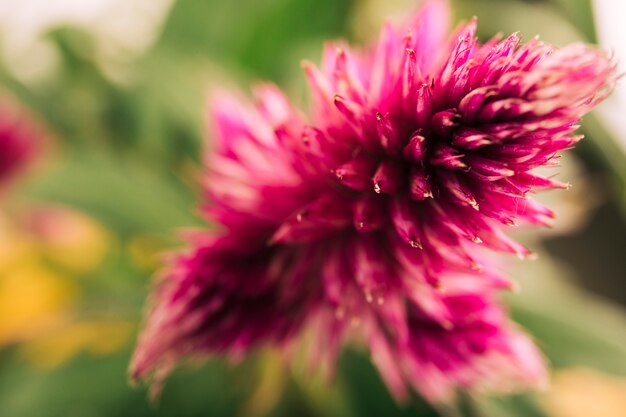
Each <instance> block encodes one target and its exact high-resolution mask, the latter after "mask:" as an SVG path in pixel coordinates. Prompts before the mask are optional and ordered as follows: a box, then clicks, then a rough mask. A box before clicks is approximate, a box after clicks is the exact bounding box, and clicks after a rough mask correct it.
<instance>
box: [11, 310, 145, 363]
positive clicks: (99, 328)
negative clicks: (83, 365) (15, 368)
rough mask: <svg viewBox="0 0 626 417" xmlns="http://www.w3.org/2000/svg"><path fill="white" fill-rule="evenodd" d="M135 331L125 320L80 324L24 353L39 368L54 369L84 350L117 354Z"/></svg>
mask: <svg viewBox="0 0 626 417" xmlns="http://www.w3.org/2000/svg"><path fill="white" fill-rule="evenodd" d="M132 330H133V326H132V324H131V323H130V322H126V321H88V322H78V323H74V324H71V325H69V326H66V327H63V328H61V329H59V330H56V331H54V332H49V333H48V334H46V335H43V336H42V337H40V338H37V339H34V340H32V341H30V342H28V343H25V344H24V345H23V346H22V349H21V352H22V354H23V355H24V357H25V358H27V359H28V360H30V361H31V362H33V363H34V364H36V365H38V366H40V367H43V368H54V367H56V366H59V365H60V364H62V363H63V362H65V361H67V360H68V359H71V358H72V357H74V356H75V355H77V354H78V353H80V352H82V351H88V352H90V353H93V354H96V355H109V354H111V353H114V352H116V351H117V350H118V349H120V348H121V347H122V346H123V345H124V343H125V342H126V341H127V340H128V338H129V337H130V334H131V332H132Z"/></svg>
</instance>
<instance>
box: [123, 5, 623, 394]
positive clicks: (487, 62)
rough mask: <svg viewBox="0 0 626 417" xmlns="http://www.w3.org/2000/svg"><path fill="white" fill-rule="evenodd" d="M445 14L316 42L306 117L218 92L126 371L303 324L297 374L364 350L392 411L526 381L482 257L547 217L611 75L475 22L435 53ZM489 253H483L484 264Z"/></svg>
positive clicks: (584, 50) (583, 49) (511, 328)
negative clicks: (202, 178) (550, 192)
mask: <svg viewBox="0 0 626 417" xmlns="http://www.w3.org/2000/svg"><path fill="white" fill-rule="evenodd" d="M447 15H448V10H447V4H446V3H445V2H443V1H429V2H427V4H426V6H425V7H424V8H423V9H422V11H420V12H419V13H418V14H417V15H416V16H415V17H414V18H413V19H412V20H411V21H410V23H409V24H408V26H407V27H405V28H401V29H396V28H394V27H393V26H392V25H387V26H386V27H385V29H384V31H383V33H382V35H381V38H380V41H379V42H378V44H377V45H376V46H375V47H373V48H371V49H365V50H364V51H363V52H351V51H350V50H349V49H348V47H347V46H341V47H338V46H336V45H332V44H328V45H327V46H326V49H325V52H324V58H323V63H322V69H321V70H319V69H317V68H315V67H314V66H313V65H311V64H308V63H305V64H304V69H305V72H306V75H307V77H308V79H309V82H310V85H311V89H312V92H313V98H314V103H313V104H314V106H313V108H314V115H313V116H312V120H310V121H309V122H307V121H305V119H304V118H303V116H301V114H300V113H299V112H297V111H296V110H294V109H293V108H292V107H291V106H290V105H289V103H288V102H287V100H286V99H285V97H284V96H283V95H282V94H281V93H280V92H279V91H278V90H277V89H275V88H274V87H271V86H262V87H260V88H259V89H258V91H257V94H256V96H257V104H256V106H255V107H254V108H250V107H247V106H244V105H241V104H239V102H238V101H237V100H235V99H233V98H232V97H230V96H228V95H226V94H222V95H218V96H217V98H216V100H215V101H214V102H213V105H212V120H213V129H214V130H213V132H214V137H215V143H214V149H213V150H212V151H211V152H210V153H209V155H208V158H207V166H208V173H207V176H206V183H205V189H206V194H207V198H208V201H209V202H208V204H206V206H204V207H203V212H204V213H205V214H206V217H207V219H208V220H209V221H210V222H212V223H216V224H218V225H219V226H220V227H219V228H218V229H216V230H212V231H203V232H198V233H196V234H195V235H194V236H191V237H190V239H189V243H190V245H191V248H190V249H189V250H188V251H186V252H185V253H182V254H179V255H177V256H175V257H173V258H172V260H171V262H170V265H169V267H168V269H167V270H166V271H165V273H164V274H163V279H162V280H161V282H160V285H159V287H158V288H157V289H156V292H155V294H154V297H153V300H152V310H151V311H150V314H149V315H148V318H147V322H146V325H145V329H144V332H143V334H142V336H141V338H140V340H139V344H138V347H137V350H136V352H135V357H134V360H133V363H132V366H131V368H132V369H131V372H132V375H133V377H134V378H143V377H146V376H148V375H152V376H154V378H155V379H156V381H155V382H156V386H157V387H158V386H159V382H161V381H162V380H163V378H164V377H165V376H166V375H167V373H168V372H169V371H170V370H171V369H172V368H173V367H174V366H175V365H176V364H177V363H178V361H179V360H180V359H181V358H183V357H198V356H199V357H203V356H207V355H210V354H217V353H224V354H227V355H229V356H231V357H235V358H239V357H242V356H243V355H245V354H246V353H247V352H248V351H249V350H250V349H252V348H254V347H257V346H259V345H262V344H273V345H276V346H278V347H280V348H283V349H285V351H288V348H289V346H290V344H291V343H292V342H293V341H294V338H295V337H296V336H297V335H298V334H299V333H301V332H302V331H303V330H304V329H306V330H307V331H309V332H311V333H312V334H313V338H312V339H311V340H315V344H314V345H313V346H309V349H308V350H309V352H310V359H311V361H312V364H314V365H316V366H319V367H326V368H328V369H331V370H332V368H333V364H334V361H335V359H336V357H337V353H338V350H339V348H340V346H341V345H342V343H344V341H346V340H347V339H351V340H359V341H361V342H362V343H364V344H366V345H367V346H369V349H370V352H371V355H372V359H373V361H374V362H375V364H376V366H377V367H378V369H379V370H380V373H381V375H382V377H383V378H384V379H385V381H386V383H387V385H388V386H389V388H390V390H391V392H392V393H393V394H394V395H395V396H396V398H398V399H402V398H404V397H405V396H406V394H407V389H408V388H409V387H412V388H413V389H415V390H416V391H418V392H419V393H421V394H422V395H424V396H425V397H426V398H427V399H429V400H432V401H441V400H449V399H450V398H451V397H452V396H453V394H454V391H455V390H457V389H468V390H482V389H487V390H492V389H495V390H506V391H510V390H512V389H517V388H527V387H533V386H537V385H540V384H541V383H542V382H543V381H544V378H545V370H544V363H543V360H542V357H541V355H540V354H539V352H538V351H537V350H536V348H535V347H534V345H533V343H532V342H531V341H530V340H529V338H528V337H527V336H525V335H524V334H523V332H521V331H520V330H519V329H517V328H516V327H515V325H513V324H511V323H510V322H509V320H508V318H507V315H506V313H505V312H504V310H503V309H502V307H501V306H500V304H499V301H498V299H497V293H498V292H499V290H502V289H506V288H508V287H509V283H508V281H507V280H506V279H505V278H504V277H502V276H501V275H500V274H499V273H498V271H497V268H496V267H495V265H494V261H493V255H494V254H493V251H499V252H510V253H513V254H517V255H518V256H520V257H525V256H528V255H529V254H530V252H529V251H528V250H527V249H526V248H524V247H523V246H521V245H520V244H518V243H516V242H515V241H514V240H512V239H510V238H509V237H507V235H506V233H505V230H506V229H507V228H510V227H511V226H515V225H518V224H538V225H545V224H547V223H548V221H549V220H550V219H551V218H552V217H553V216H554V215H553V213H552V212H551V211H550V210H548V209H547V208H545V207H543V206H541V205H540V204H538V203H537V202H535V201H533V200H532V199H531V198H530V195H531V194H532V192H533V191H534V190H536V189H541V188H564V187H566V185H565V184H562V183H559V182H556V181H554V180H551V179H547V178H543V177H540V176H538V175H536V174H534V173H533V172H532V170H533V169H534V168H536V167H540V166H546V165H554V164H555V162H556V158H557V156H558V155H557V154H558V152H559V151H561V150H564V149H567V148H570V147H572V145H574V144H575V143H576V141H578V140H579V139H580V137H578V136H575V135H573V132H574V131H575V130H576V127H577V123H578V121H579V120H580V118H581V117H582V115H583V114H584V113H585V112H587V111H589V110H590V109H591V108H592V107H593V106H594V105H595V104H596V103H597V102H598V101H599V100H601V99H602V98H604V97H605V96H606V95H607V94H608V92H609V91H610V89H611V86H612V84H613V82H614V79H615V75H614V70H615V65H614V63H613V62H612V61H611V60H610V59H609V58H607V57H606V55H605V54H604V53H603V52H601V51H599V50H596V49H593V48H590V47H587V46H584V45H572V46H568V47H565V48H563V49H558V48H555V47H552V46H548V45H544V44H543V43H541V42H539V41H537V40H532V41H530V42H528V43H526V44H524V45H521V42H520V39H519V37H518V36H517V35H512V36H510V37H508V38H506V39H504V40H500V39H493V40H491V41H489V42H487V43H486V44H480V43H479V42H478V41H477V39H476V37H475V33H474V32H475V25H476V24H475V22H474V21H472V22H470V23H469V24H467V25H465V26H462V27H461V28H460V29H459V30H458V31H457V32H456V33H455V34H454V35H453V36H452V37H451V39H450V40H446V39H447V36H448V35H447ZM490 250H491V251H490Z"/></svg>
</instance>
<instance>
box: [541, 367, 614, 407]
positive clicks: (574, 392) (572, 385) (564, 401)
mask: <svg viewBox="0 0 626 417" xmlns="http://www.w3.org/2000/svg"><path fill="white" fill-rule="evenodd" d="M540 400H541V404H542V405H543V408H544V409H545V410H546V412H547V413H548V415H549V416H550V417H595V416H597V417H624V416H626V379H624V378H619V377H616V376H612V375H608V374H605V373H603V372H600V371H597V370H593V369H588V368H571V369H565V370H562V371H557V372H556V373H555V374H554V376H553V379H552V387H551V388H550V390H549V391H548V392H547V393H546V394H544V395H543V396H542V397H541V398H540Z"/></svg>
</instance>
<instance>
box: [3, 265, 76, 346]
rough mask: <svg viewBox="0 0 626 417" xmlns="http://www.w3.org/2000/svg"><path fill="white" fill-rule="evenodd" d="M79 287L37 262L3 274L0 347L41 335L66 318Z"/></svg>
mask: <svg viewBox="0 0 626 417" xmlns="http://www.w3.org/2000/svg"><path fill="white" fill-rule="evenodd" d="M76 293H77V288H76V287H75V286H74V285H72V283H71V282H69V281H68V280H67V279H64V278H63V277H60V276H58V275H56V274H54V273H52V272H51V271H48V270H46V269H45V268H42V267H40V266H37V265H24V266H23V267H21V268H18V269H14V270H12V271H10V272H3V273H1V274H0V346H2V345H6V344H8V343H15V342H19V341H23V340H28V339H31V338H33V337H37V336H38V335H39V334H40V333H42V332H45V331H48V330H49V329H51V328H54V327H56V326H58V325H59V323H62V322H63V321H64V316H65V315H66V314H67V311H68V308H69V305H70V304H71V302H72V300H73V299H74V298H75V296H76Z"/></svg>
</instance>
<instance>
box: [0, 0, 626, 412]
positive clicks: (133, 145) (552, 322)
mask: <svg viewBox="0 0 626 417" xmlns="http://www.w3.org/2000/svg"><path fill="white" fill-rule="evenodd" d="M418 3H419V1H418V0H413V1H409V0H342V1H338V0H264V1H262V2H261V1H255V0H239V1H237V2H228V1H218V0H89V1H84V0H83V1H81V0H54V1H50V0H20V1H16V0H0V99H1V101H3V102H4V101H8V102H11V103H12V105H13V106H15V107H16V108H19V109H20V112H22V113H23V114H24V115H26V116H25V117H28V118H30V119H32V121H33V122H32V123H35V124H37V125H38V126H39V127H40V128H41V132H43V134H40V135H38V137H37V138H36V140H37V143H36V150H37V152H36V153H37V155H36V158H35V162H34V163H32V164H31V165H30V166H29V169H27V170H25V171H24V172H22V173H21V175H20V176H19V178H15V179H14V180H13V181H12V183H11V184H10V186H9V187H8V188H6V189H3V190H2V194H1V198H2V203H1V206H0V404H1V406H0V416H11V417H22V416H23V417H52V416H64V417H72V416H80V417H83V416H86V417H91V416H93V417H99V416H102V417H105V416H116V417H121V416H133V417H140V416H178V417H185V416H312V417H313V416H320V417H322V416H346V417H356V416H377V417H378V416H409V415H413V416H443V417H447V416H468V417H470V416H471V417H492V416H495V417H498V416H507V417H509V416H512V417H516V416H520V417H521V416H523V417H583V416H584V417H588V416H598V417H623V416H626V315H625V314H624V312H625V309H624V306H625V305H626V128H624V126H622V125H621V124H622V123H621V122H622V121H623V120H624V118H623V114H624V109H626V107H625V106H626V94H625V90H624V84H626V83H622V85H621V87H620V89H619V90H618V91H617V92H616V93H615V94H614V95H613V97H612V98H611V99H610V100H608V101H607V102H606V103H605V104H604V105H603V106H602V107H601V108H600V109H599V110H598V111H596V112H595V113H594V114H591V115H590V116H589V117H587V118H586V120H585V121H584V124H583V128H582V129H583V131H584V133H585V134H586V137H587V138H586V140H585V141H583V142H582V143H581V144H580V145H579V146H578V148H577V149H576V151H575V152H571V153H569V154H568V155H567V156H566V157H564V158H562V167H561V168H559V170H558V173H559V179H561V180H564V181H570V182H572V183H573V184H574V187H573V188H572V189H571V190H569V191H560V192H557V193H555V194H554V195H552V194H551V193H546V194H544V195H541V197H540V199H543V200H544V201H549V203H548V204H549V205H550V206H551V207H552V208H553V209H555V211H556V212H557V213H559V216H560V217H559V218H558V219H557V221H556V225H555V227H554V228H553V229H550V230H542V231H536V230H534V231H532V232H525V233H524V232H522V233H520V235H519V238H520V239H523V240H525V242H526V243H527V244H528V245H529V246H530V247H531V248H533V249H534V250H535V251H536V252H538V254H539V255H540V256H539V259H538V260H537V261H533V262H531V261H525V262H518V261H514V260H510V263H509V266H508V268H509V269H510V273H511V275H512V276H514V277H515V279H516V280H517V281H518V282H519V284H520V286H521V288H522V290H521V292H519V293H516V294H512V295H509V296H507V301H508V302H509V304H510V307H511V310H512V314H513V316H514V318H515V319H516V320H517V321H519V322H520V323H521V324H522V325H523V326H525V327H526V328H528V329H529V331H530V332H531V333H532V334H533V335H534V337H535V338H536V340H537V342H538V344H539V345H540V346H541V348H542V349H543V350H544V352H545V353H546V355H547V356H548V358H549V360H550V362H551V364H552V365H553V378H552V379H553V382H552V387H551V388H550V389H549V390H548V391H546V392H543V393H538V394H526V395H518V396H512V397H495V398H493V397H492V398H469V397H467V398H462V399H461V401H460V404H459V407H458V409H452V408H450V409H438V410H435V409H432V408H430V407H429V406H427V405H426V404H425V403H424V402H423V401H422V400H420V399H419V398H414V399H413V400H412V401H411V403H410V404H408V405H406V406H404V407H399V406H397V405H396V404H395V403H394V402H393V400H392V399H391V397H390V396H389V394H388V392H387V390H386V388H385V387H384V385H383V383H382V382H381V380H380V378H379V377H378V375H377V374H376V373H375V371H374V370H373V368H372V366H371V364H370V363H369V358H368V356H367V354H366V353H364V352H363V351H362V350H360V349H359V348H358V347H355V348H353V349H348V350H347V351H346V352H345V353H344V355H343V356H342V359H341V362H340V366H339V371H338V375H337V377H336V380H335V382H334V383H333V384H332V385H328V384H325V383H324V381H322V380H317V379H313V380H312V379H311V378H310V377H309V375H307V374H306V372H304V371H303V370H302V369H300V368H299V367H298V366H297V365H296V366H294V367H293V368H290V369H284V368H282V365H281V364H279V361H278V358H277V357H276V355H275V354H274V353H273V352H271V351H261V352H258V353H257V354H256V355H255V356H254V357H252V358H249V359H248V360H246V361H245V362H244V363H243V364H241V365H239V366H237V367H233V366H232V365H231V364H228V363H226V362H225V361H222V360H220V359H214V360H210V361H208V362H207V363H206V364H205V365H204V366H203V367H202V368H201V369H200V370H197V369H191V368H185V369H182V370H180V371H178V372H176V373H175V375H174V376H173V377H172V378H171V379H170V380H169V382H168V384H167V386H166V387H165V390H164V392H163V395H162V398H161V399H160V402H159V403H158V404H152V405H151V404H150V403H149V401H148V400H147V396H146V390H145V387H138V388H132V387H130V386H129V384H128V382H127V376H126V369H127V365H128V362H129V358H130V354H131V349H132V346H133V344H134V340H135V337H136V332H137V329H138V324H139V322H140V320H141V313H142V308H143V304H144V300H145V298H146V295H147V292H148V290H149V288H150V283H151V279H152V276H153V275H154V273H155V270H156V269H157V267H158V263H159V254H161V253H162V252H163V251H164V250H166V249H171V248H175V247H177V246H179V245H180V241H179V240H178V239H177V237H176V235H175V234H174V233H173V230H175V229H178V228H188V227H195V226H199V225H202V223H201V221H200V220H199V219H198V217H197V216H196V214H195V211H194V210H195V208H194V207H195V204H196V202H197V201H198V198H199V190H198V183H197V178H198V174H199V172H200V170H201V163H200V161H201V159H202V156H201V150H202V149H203V146H204V145H203V142H204V140H205V135H204V132H203V130H204V129H203V119H204V115H203V105H204V102H205V99H206V96H207V94H208V93H209V92H210V91H211V90H212V89H213V88H216V87H227V88H240V89H244V90H245V89H246V88H247V87H249V86H250V85H251V84H253V83H254V82H256V81H258V80H261V79H263V80H269V81H273V82H275V83H277V84H279V85H280V86H281V87H282V88H284V89H285V90H286V91H287V92H288V94H289V95H290V97H291V98H292V99H293V101H294V102H295V103H297V104H299V105H301V106H302V105H303V104H304V103H305V100H306V90H305V86H304V84H305V83H304V77H303V75H302V73H301V70H300V60H301V59H302V58H308V59H311V60H313V61H317V60H319V57H320V52H321V46H322V42H323V41H324V40H325V39H327V38H338V37H341V38H347V39H349V40H350V41H352V42H356V43H363V42H365V41H367V40H371V36H372V34H376V33H377V32H378V30H379V28H380V27H381V24H382V21H383V19H384V17H385V16H392V17H393V18H395V19H401V18H402V16H403V15H405V14H406V13H409V12H410V11H411V10H413V9H414V8H415V7H416V5H417V4H418ZM453 5H454V16H455V21H457V22H458V21H460V20H463V19H468V18H470V17H471V16H473V15H476V16H478V18H479V34H480V36H481V38H482V39H486V38H489V37H491V36H492V35H493V34H495V33H496V32H503V33H505V34H506V33H510V32H515V31H520V32H521V33H522V34H523V35H524V37H525V39H530V38H531V37H533V36H534V35H536V34H540V35H541V37H542V39H544V40H546V41H548V42H552V43H556V44H559V45H563V44H566V43H569V42H575V41H585V42H593V43H601V44H602V45H603V46H604V47H606V48H608V49H610V50H612V51H614V53H615V54H616V55H617V56H618V57H620V55H621V57H622V61H624V62H626V51H625V48H626V33H624V31H625V30H626V26H625V25H624V24H623V22H621V21H620V17H622V18H623V16H624V15H626V10H624V9H625V8H626V3H623V2H621V1H619V0H597V1H595V2H593V1H592V0H532V1H531V0H526V1H522V0H491V1H488V0H453ZM555 173H557V171H555Z"/></svg>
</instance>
